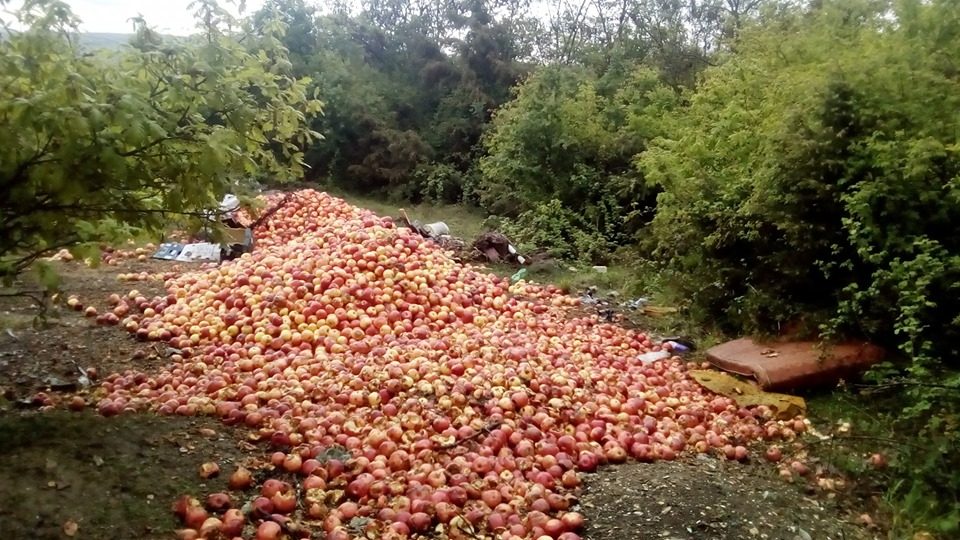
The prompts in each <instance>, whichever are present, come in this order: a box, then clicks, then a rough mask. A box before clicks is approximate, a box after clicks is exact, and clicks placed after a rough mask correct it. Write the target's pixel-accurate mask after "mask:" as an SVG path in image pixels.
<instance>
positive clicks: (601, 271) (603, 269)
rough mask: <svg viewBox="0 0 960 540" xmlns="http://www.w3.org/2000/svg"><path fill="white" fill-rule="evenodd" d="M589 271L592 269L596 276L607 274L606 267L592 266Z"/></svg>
mask: <svg viewBox="0 0 960 540" xmlns="http://www.w3.org/2000/svg"><path fill="white" fill-rule="evenodd" d="M591 269H592V270H593V271H594V272H596V273H598V274H606V273H607V267H606V266H592V267H591Z"/></svg>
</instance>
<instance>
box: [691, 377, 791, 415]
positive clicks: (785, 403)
mask: <svg viewBox="0 0 960 540" xmlns="http://www.w3.org/2000/svg"><path fill="white" fill-rule="evenodd" d="M690 376H691V377H693V379H694V380H695V381H697V382H698V383H700V385H701V386H703V387H704V388H706V389H707V390H710V391H711V392H714V393H716V394H720V395H722V396H726V397H728V398H730V399H732V400H733V401H735V402H736V403H737V405H739V406H741V407H755V406H757V405H766V406H767V407H770V409H771V410H773V411H775V412H776V415H777V418H780V419H784V420H786V419H790V418H794V417H796V416H797V415H798V414H803V413H804V412H805V411H806V410H807V404H806V402H805V401H804V400H803V398H801V397H797V396H791V395H788V394H776V393H773V392H765V391H764V390H762V389H761V388H760V386H759V385H757V383H756V382H754V381H742V380H740V379H738V378H736V377H734V376H732V375H730V374H728V373H723V372H720V371H712V370H694V371H691V372H690Z"/></svg>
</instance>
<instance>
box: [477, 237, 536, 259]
mask: <svg viewBox="0 0 960 540" xmlns="http://www.w3.org/2000/svg"><path fill="white" fill-rule="evenodd" d="M473 247H474V249H476V250H477V252H479V254H480V255H481V256H482V257H483V258H484V259H486V261H487V262H491V263H496V262H500V261H504V262H508V263H511V264H519V265H524V264H526V263H527V259H526V258H525V257H524V256H523V255H520V253H519V252H518V251H517V248H516V247H514V246H513V244H512V243H510V240H509V239H508V238H507V237H506V236H504V235H503V234H502V233H499V232H496V231H489V232H485V233H481V234H480V236H477V239H476V240H474V241H473Z"/></svg>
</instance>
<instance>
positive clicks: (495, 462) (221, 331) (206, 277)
mask: <svg viewBox="0 0 960 540" xmlns="http://www.w3.org/2000/svg"><path fill="white" fill-rule="evenodd" d="M279 200H280V199H279V197H268V198H267V201H266V203H265V206H266V207H270V206H271V204H276V203H277V202H278V201H279ZM255 235H256V241H257V247H256V249H255V251H254V252H253V253H251V254H245V255H243V256H242V257H240V258H239V259H237V260H235V261H231V262H226V263H224V264H222V265H221V266H219V267H217V268H213V269H209V270H204V271H197V272H191V273H185V274H182V275H180V276H178V277H176V278H173V279H170V280H167V281H166V290H167V294H166V296H163V297H157V298H153V299H150V300H148V299H146V298H143V297H141V296H137V295H134V296H133V297H130V298H128V299H126V300H124V301H123V302H122V303H120V302H117V303H116V305H123V306H127V307H128V309H129V310H130V313H131V314H132V315H127V316H126V317H125V318H124V319H123V320H122V321H121V324H122V325H123V326H124V327H125V328H126V329H127V330H129V331H130V332H132V333H134V334H135V335H136V336H137V337H139V338H141V339H155V340H163V341H166V342H168V343H169V345H170V346H171V347H173V348H176V349H177V350H179V351H180V352H179V353H177V354H174V355H173V356H172V359H173V363H172V364H171V365H169V366H168V367H167V368H166V369H164V370H162V371H160V372H159V373H137V372H132V371H128V372H125V373H119V374H114V375H112V376H110V377H108V378H107V379H106V381H105V383H104V384H103V391H104V397H103V398H102V399H101V400H100V401H99V403H98V408H99V411H100V412H101V413H102V414H104V415H113V414H117V413H120V412H123V411H134V410H143V409H152V410H155V411H159V412H161V413H164V414H179V415H197V414H206V415H216V416H219V417H220V418H222V419H223V421H224V422H226V423H228V424H236V425H244V426H248V427H249V428H252V429H254V430H256V433H257V434H258V435H259V437H260V438H261V439H262V440H264V441H269V443H270V444H272V445H273V446H274V447H275V449H276V450H277V452H276V453H275V454H274V455H273V456H272V457H271V461H272V465H273V466H274V467H275V468H276V469H275V470H276V471H277V473H278V474H280V473H283V472H284V471H285V472H286V474H290V475H292V477H293V478H296V479H297V480H296V481H292V480H291V479H290V478H291V477H286V479H285V480H281V479H271V480H267V481H266V482H264V483H263V484H262V485H261V486H259V487H258V486H252V485H251V481H250V478H249V473H246V474H247V476H246V477H245V478H246V482H244V481H241V480H243V479H242V478H241V479H238V481H237V483H236V487H237V489H239V490H243V489H255V490H257V493H258V495H257V493H255V494H254V496H255V497H256V498H255V500H254V501H253V503H252V505H248V508H247V510H248V511H247V513H246V514H245V515H243V516H241V517H242V518H243V519H244V520H246V521H245V523H246V524H247V528H246V529H243V528H242V527H239V525H238V519H240V518H238V514H237V512H236V511H234V512H232V513H231V515H230V518H229V519H228V520H225V519H224V518H223V517H220V518H217V517H215V516H211V515H207V514H206V510H203V509H202V508H201V510H203V511H202V512H201V510H196V509H195V508H194V507H196V506H198V504H194V505H189V504H187V503H184V502H183V501H181V503H180V506H179V507H178V508H177V511H178V515H180V516H181V517H185V516H187V515H188V514H189V515H190V516H192V517H191V518H190V520H189V521H185V523H186V524H187V525H188V528H187V529H184V530H183V531H181V534H182V536H181V537H185V538H190V537H193V538H200V537H210V538H212V537H215V536H211V535H216V534H226V533H228V532H229V535H228V536H227V537H241V533H237V531H240V530H246V532H247V534H255V535H256V538H263V539H270V538H281V537H282V536H283V535H286V536H290V537H297V536H300V535H306V534H310V533H309V530H310V528H311V527H303V526H302V524H301V525H300V526H294V525H292V523H293V522H294V521H296V520H300V521H305V522H308V523H312V524H313V529H314V530H315V532H316V529H318V528H322V531H325V533H326V535H327V538H331V539H342V538H349V537H351V533H350V531H351V530H353V531H354V533H356V532H357V531H356V527H360V526H361V525H362V527H363V529H364V530H363V531H362V533H363V535H362V537H367V538H407V537H416V536H417V535H420V534H427V533H430V534H434V533H435V531H436V530H437V529H438V527H439V528H440V529H441V530H442V532H443V534H445V535H447V536H448V537H449V538H469V537H473V536H471V535H479V536H481V537H490V538H501V539H510V540H515V539H524V538H533V539H538V540H547V539H561V540H577V539H578V538H580V536H579V534H580V528H581V527H582V526H583V517H582V516H581V515H580V514H578V513H576V512H573V511H572V510H573V508H574V505H575V502H576V494H577V490H578V487H579V486H580V483H581V474H582V473H589V472H592V471H595V470H596V469H597V468H598V467H599V466H601V465H603V464H607V463H621V462H624V461H626V460H628V459H631V458H632V459H637V460H641V461H651V460H660V459H665V460H672V459H676V458H677V457H678V456H680V455H681V454H683V453H685V452H712V453H716V454H717V455H721V456H726V457H729V458H730V459H746V458H747V457H748V451H747V448H746V445H747V444H748V443H749V442H751V441H755V440H760V439H768V440H769V439H781V438H789V437H791V436H792V435H793V434H794V433H795V432H797V431H803V430H804V428H805V424H804V422H803V421H802V419H800V418H797V419H795V420H790V421H777V420H775V419H773V417H772V414H771V411H770V410H767V409H764V408H762V407H761V408H756V409H750V410H747V409H743V408H738V407H737V406H736V405H735V404H734V403H733V402H732V401H731V400H730V399H728V398H725V397H719V396H717V395H714V394H712V393H710V392H709V391H707V390H705V389H704V388H702V387H701V386H699V385H698V384H697V383H696V382H695V381H694V380H693V379H692V378H690V377H689V376H688V374H687V367H686V365H685V364H684V363H683V362H682V361H681V360H680V359H679V358H676V357H674V358H671V359H667V360H662V361H657V362H654V363H644V362H642V361H641V360H639V359H638V357H639V356H640V355H641V354H643V353H645V352H648V351H651V350H659V346H658V345H656V344H654V343H652V342H651V341H650V339H649V338H648V337H647V336H646V335H644V334H643V333H640V332H636V331H633V330H628V329H624V328H622V327H619V326H616V325H613V324H606V323H603V322H600V321H598V319H597V318H596V317H595V316H585V315H583V314H582V312H580V311H578V310H576V309H573V308H575V307H576V306H577V305H578V303H579V302H578V300H577V299H576V298H572V297H569V296H566V295H564V294H562V293H561V292H560V291H559V290H558V289H556V288H554V287H550V286H540V285H535V284H530V283H525V282H519V283H516V284H513V285H511V284H510V283H509V282H508V281H507V280H505V279H502V278H500V277H497V276H495V275H491V274H489V273H485V272H483V271H482V270H480V269H477V268H474V267H471V266H470V265H468V264H460V263H457V262H455V261H454V260H453V259H452V258H451V257H450V255H449V254H448V253H446V252H444V251H443V250H442V249H440V248H439V247H437V246H436V245H435V244H434V243H432V242H431V241H429V240H425V239H423V238H421V237H420V236H418V235H417V234H416V233H414V232H412V231H410V230H408V229H405V228H398V227H396V226H395V225H394V223H393V222H392V221H391V220H390V219H389V218H382V217H378V216H376V215H374V214H373V213H371V212H369V211H367V210H362V209H359V208H357V207H354V206H352V205H350V204H348V203H346V202H345V201H343V200H340V199H337V198H334V197H332V196H329V195H327V194H325V193H320V192H316V191H310V190H307V191H300V192H297V193H296V194H294V195H293V196H292V197H290V198H288V199H287V201H286V204H284V205H283V206H282V207H280V209H279V210H277V211H276V212H275V213H274V214H272V216H270V218H269V219H267V220H265V221H264V222H263V223H261V224H260V225H259V226H258V228H257V230H256V231H255ZM113 300H114V301H116V300H118V299H113ZM331 451H335V452H341V453H342V456H341V457H340V458H336V457H330V456H331V454H330V452H331ZM337 455H340V454H337ZM239 473H241V471H237V472H236V473H234V474H239ZM241 476H243V475H242V474H241ZM231 485H233V478H232V477H231ZM199 506H202V505H199ZM191 508H194V509H193V510H191ZM221 510H222V509H221ZM200 517H202V518H203V519H200ZM357 518H366V519H362V520H360V521H358V520H357ZM210 519H213V520H214V521H212V522H208V521H207V520H210ZM228 521H229V523H230V526H229V527H225V528H224V530H220V527H221V526H224V525H225V524H226V523H227V522H228ZM205 522H207V524H206V526H204V523H205ZM240 525H242V523H240ZM351 526H352V527H354V529H350V528H349V527H351ZM238 527H239V528H238ZM201 529H202V530H203V533H202V534H201ZM218 531H219V532H218ZM298 531H299V532H298ZM303 531H307V532H303Z"/></svg>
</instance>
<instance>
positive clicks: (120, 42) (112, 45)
mask: <svg viewBox="0 0 960 540" xmlns="http://www.w3.org/2000/svg"><path fill="white" fill-rule="evenodd" d="M77 37H78V38H79V39H80V41H79V43H80V46H81V47H83V48H84V49H118V48H120V47H122V46H124V45H127V44H128V43H130V38H132V37H133V34H110V33H106V32H83V33H82V34H78V35H77Z"/></svg>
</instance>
